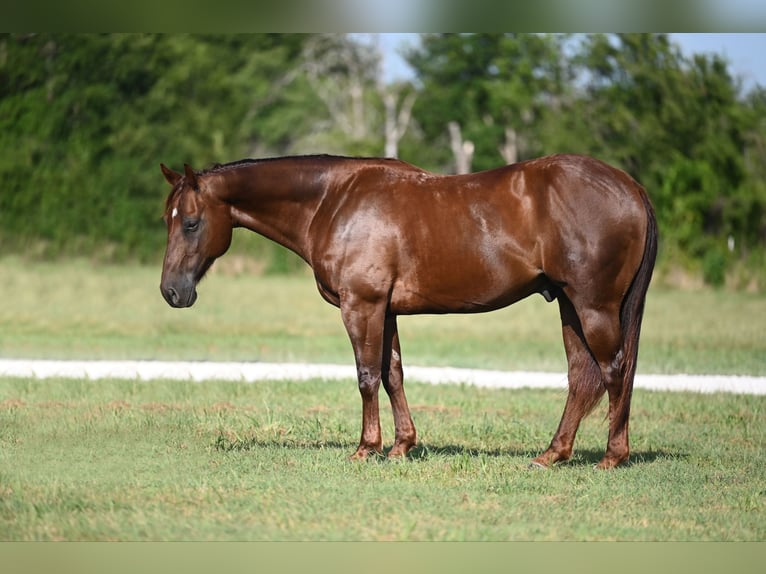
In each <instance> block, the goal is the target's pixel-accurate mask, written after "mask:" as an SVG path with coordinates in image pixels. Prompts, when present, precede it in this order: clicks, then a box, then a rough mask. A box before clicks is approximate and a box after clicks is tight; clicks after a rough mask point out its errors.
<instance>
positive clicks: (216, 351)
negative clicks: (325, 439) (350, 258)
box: [0, 259, 766, 375]
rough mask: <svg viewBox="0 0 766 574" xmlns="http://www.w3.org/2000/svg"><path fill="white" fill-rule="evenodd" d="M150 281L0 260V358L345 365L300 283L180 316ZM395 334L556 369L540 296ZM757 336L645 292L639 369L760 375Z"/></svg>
mask: <svg viewBox="0 0 766 574" xmlns="http://www.w3.org/2000/svg"><path fill="white" fill-rule="evenodd" d="M224 261H225V259H224ZM214 271H215V270H214ZM159 278H160V269H159V267H157V268H149V267H140V266H93V265H90V264H88V263H87V262H84V261H79V262H73V263H72V262H70V263H60V264H50V263H29V262H25V261H21V260H18V259H3V260H0V300H2V301H3V302H4V304H3V305H2V306H0V356H5V357H39V358H93V359H98V358H108V359H120V358H140V359H197V360H253V361H310V362H333V363H352V362H353V355H352V353H351V347H350V344H349V342H348V339H347V336H346V333H345V331H344V329H343V325H342V323H341V319H340V314H339V311H338V310H337V309H335V308H334V307H332V306H330V305H328V304H326V303H325V302H324V301H323V300H322V299H321V297H320V296H319V294H318V293H317V292H316V287H315V285H314V282H313V280H312V278H311V276H310V275H309V274H308V273H306V274H300V275H298V276H290V277H281V276H265V277H258V276H252V275H248V274H226V273H224V272H222V271H218V272H217V273H216V272H213V273H212V274H211V276H210V277H209V278H207V279H205V281H203V283H202V284H201V285H200V288H199V294H200V296H199V300H198V302H197V303H196V305H195V306H194V307H192V308H191V309H184V310H177V309H171V308H169V307H168V305H167V304H166V303H165V301H164V300H163V299H162V297H161V296H160V293H159V288H158V286H159ZM400 333H401V338H402V348H403V356H404V360H405V364H410V365H415V364H419V365H434V366H442V365H451V366H459V367H478V368H495V369H509V370H513V369H516V370H547V371H564V370H566V361H565V357H564V349H563V345H562V342H561V331H560V325H559V318H558V306H557V305H556V304H547V303H545V302H544V300H543V298H542V297H537V296H533V297H530V298H529V299H526V300H524V301H521V302H519V303H517V304H515V305H512V306H511V307H508V308H506V309H502V310H500V311H495V312H493V313H487V314H482V315H465V316H460V315H446V316H416V317H402V318H401V319H400ZM764 335H766V295H764V294H748V293H735V292H727V291H712V290H703V291H686V292H683V291H668V290H662V289H652V290H650V293H649V299H648V303H647V311H646V317H645V321H644V327H643V332H642V339H641V351H640V357H639V366H638V369H639V372H643V373H675V372H687V373H696V374H699V373H703V374H704V373H721V374H750V375H766V336H764Z"/></svg>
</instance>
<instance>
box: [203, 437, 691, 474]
mask: <svg viewBox="0 0 766 574" xmlns="http://www.w3.org/2000/svg"><path fill="white" fill-rule="evenodd" d="M214 448H215V449H216V450H217V451H222V452H232V451H234V452H240V451H250V450H257V449H261V448H263V449H269V448H282V449H295V450H306V449H308V450H341V451H348V452H349V453H351V452H353V449H354V445H352V444H351V443H347V442H340V441H313V440H305V441H304V440H290V439H284V438H282V439H271V440H268V439H256V438H250V439H237V440H229V439H227V438H225V437H223V436H221V435H219V436H218V438H217V440H216V441H215V444H214ZM390 450H391V447H388V448H385V449H384V450H383V454H382V455H378V456H375V457H371V459H374V460H380V461H388V460H389V459H388V458H386V457H387V455H388V453H389V452H390ZM537 454H539V453H536V452H535V451H532V450H521V449H501V448H494V449H486V448H474V447H471V446H466V445H456V444H445V445H433V444H428V443H425V444H423V443H421V444H418V445H416V446H415V447H413V448H412V450H410V452H409V453H407V457H406V460H410V461H414V462H425V461H428V460H430V459H435V458H455V457H472V458H479V457H482V456H486V457H508V458H522V459H526V460H530V461H531V460H532V459H533V458H534V457H535V456H537ZM603 456H604V452H603V451H601V450H596V449H580V450H575V452H574V454H573V455H572V458H571V459H570V460H568V461H566V462H563V463H558V464H557V465H556V467H583V466H591V467H592V466H594V465H596V464H597V463H598V462H599V461H600V460H601V458H602V457H603ZM687 457H688V455H687V454H685V453H678V452H671V451H666V450H662V449H659V450H654V449H650V450H636V451H633V452H631V455H630V459H629V460H628V462H627V463H623V465H622V467H630V466H635V465H644V464H651V463H653V462H655V461H658V460H667V459H684V458H687Z"/></svg>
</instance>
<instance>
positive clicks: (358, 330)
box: [341, 295, 386, 459]
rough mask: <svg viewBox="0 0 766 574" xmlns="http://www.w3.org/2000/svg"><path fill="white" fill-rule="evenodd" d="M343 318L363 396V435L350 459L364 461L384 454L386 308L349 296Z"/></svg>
mask: <svg viewBox="0 0 766 574" xmlns="http://www.w3.org/2000/svg"><path fill="white" fill-rule="evenodd" d="M341 315H342V317H343V324H344V325H345V326H346V331H347V332H348V336H349V338H350V339H351V345H352V347H353V348H354V357H355V359H356V371H357V378H358V381H359V393H360V394H361V396H362V436H361V438H360V439H359V447H358V448H357V449H356V452H355V453H354V454H353V455H352V456H351V458H353V459H363V458H366V457H367V455H368V454H370V453H371V452H375V453H382V452H383V439H382V437H381V434H380V413H379V408H378V389H379V388H380V382H381V372H382V364H383V329H384V324H385V318H386V305H385V303H384V304H373V303H369V302H367V301H364V300H361V299H360V298H358V297H355V296H353V295H348V296H346V297H344V298H343V299H342V300H341Z"/></svg>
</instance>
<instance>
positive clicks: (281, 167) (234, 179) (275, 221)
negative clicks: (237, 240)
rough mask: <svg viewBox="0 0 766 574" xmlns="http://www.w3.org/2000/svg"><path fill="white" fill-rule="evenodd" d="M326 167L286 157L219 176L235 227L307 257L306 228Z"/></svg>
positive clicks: (321, 191)
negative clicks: (245, 229)
mask: <svg viewBox="0 0 766 574" xmlns="http://www.w3.org/2000/svg"><path fill="white" fill-rule="evenodd" d="M327 171H328V167H327V166H322V165H319V164H318V163H312V162H308V161H303V162H301V161H296V160H293V159H290V158H285V159H283V160H270V161H264V162H254V163H252V164H244V165H242V166H239V167H236V168H230V169H229V170H224V171H222V172H221V175H222V177H223V178H224V181H225V188H226V195H227V197H226V201H227V202H228V203H229V204H230V205H231V206H232V216H233V218H234V223H235V225H237V226H239V227H245V228H247V229H250V230H251V231H255V232H256V233H259V234H261V235H263V236H265V237H267V238H269V239H271V240H272V241H275V242H277V243H279V244H280V245H284V246H285V247H287V248H288V249H290V250H292V251H294V252H296V253H297V254H298V255H300V256H301V257H303V258H304V259H306V258H307V249H308V247H309V246H308V245H307V236H308V227H309V225H310V224H311V221H312V218H313V216H314V214H315V213H316V210H317V209H318V207H319V203H320V202H321V199H322V197H323V195H324V192H325V188H326V183H325V175H326V173H327Z"/></svg>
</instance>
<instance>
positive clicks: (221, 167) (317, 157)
mask: <svg viewBox="0 0 766 574" xmlns="http://www.w3.org/2000/svg"><path fill="white" fill-rule="evenodd" d="M284 160H296V161H337V160H352V161H353V160H376V161H394V162H400V160H398V159H393V158H382V157H358V156H345V155H331V154H308V155H288V156H276V157H265V158H259V159H252V158H247V159H240V160H237V161H232V162H228V163H215V164H213V165H212V166H211V167H209V168H206V169H203V170H199V171H197V172H196V173H197V175H205V174H208V173H217V172H220V171H226V170H228V169H234V168H237V167H241V166H243V165H253V164H260V163H271V162H276V161H284Z"/></svg>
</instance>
